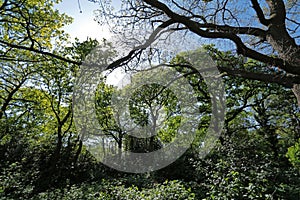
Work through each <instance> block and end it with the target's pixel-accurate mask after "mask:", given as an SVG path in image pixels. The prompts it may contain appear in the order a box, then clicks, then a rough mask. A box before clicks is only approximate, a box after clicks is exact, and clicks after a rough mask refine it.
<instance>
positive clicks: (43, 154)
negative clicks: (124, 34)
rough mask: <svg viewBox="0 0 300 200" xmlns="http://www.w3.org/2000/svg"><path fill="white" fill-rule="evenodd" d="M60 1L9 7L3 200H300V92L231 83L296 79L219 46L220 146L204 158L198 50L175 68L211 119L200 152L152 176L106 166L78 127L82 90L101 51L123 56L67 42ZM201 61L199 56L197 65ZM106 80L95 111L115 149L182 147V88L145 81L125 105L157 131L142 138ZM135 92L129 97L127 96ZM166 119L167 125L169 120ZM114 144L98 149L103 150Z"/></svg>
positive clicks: (1, 127)
mask: <svg viewBox="0 0 300 200" xmlns="http://www.w3.org/2000/svg"><path fill="white" fill-rule="evenodd" d="M153 2H157V1H153ZM172 2H173V1H172ZM201 2H202V1H201ZM205 2H206V3H209V2H211V1H205ZM212 2H213V1H212ZM252 2H254V3H255V2H256V1H252ZM54 3H58V1H36V0H28V1H18V0H11V1H7V0H0V16H1V19H0V23H1V28H0V32H1V36H0V45H1V48H0V57H1V60H0V65H1V71H0V72H1V73H0V109H1V110H0V159H1V162H0V199H3V200H4V199H65V200H68V199H101V200H102V199H137V200H138V199H141V200H142V199H149V200H152V199H165V200H169V199H206V200H208V199H222V200H223V199H291V200H297V199H299V198H300V128H299V127H300V120H299V119H300V112H299V107H298V105H297V99H296V98H295V96H294V93H293V91H292V90H291V88H290V87H286V85H287V84H289V83H287V82H285V83H287V84H282V83H279V82H278V81H266V80H262V79H258V80H257V79H255V78H249V77H248V79H245V76H239V75H238V74H235V75H236V76H232V74H234V71H235V72H240V71H239V70H243V73H244V75H245V74H246V75H247V73H246V72H245V71H244V70H247V72H249V73H248V75H249V76H250V75H251V73H252V72H253V73H254V72H255V73H258V72H259V73H261V74H264V76H265V77H269V76H267V75H271V76H275V75H276V76H278V77H284V76H285V75H286V73H285V72H282V71H280V68H278V67H269V65H268V63H265V62H262V60H257V59H254V58H251V59H249V58H247V59H246V58H245V57H242V56H239V55H236V54H235V53H234V52H233V51H221V50H219V49H218V48H216V47H215V46H214V45H206V46H203V49H204V51H205V53H207V55H210V56H211V57H212V59H213V60H214V61H215V62H216V63H217V65H218V66H221V67H219V70H220V71H221V72H222V74H221V75H222V79H223V81H224V83H225V95H226V105H227V106H226V116H225V122H224V128H223V130H222V133H221V135H220V137H219V138H218V140H217V141H216V144H215V146H214V148H213V149H212V150H211V151H210V152H209V153H208V154H207V155H206V156H205V157H203V156H202V154H201V145H202V139H203V137H204V135H205V134H206V132H207V130H208V128H209V123H210V119H211V109H212V102H211V98H210V94H209V92H208V87H207V85H206V83H205V80H204V79H203V77H202V76H201V75H199V74H198V73H194V71H193V66H192V64H191V63H189V60H187V59H186V55H187V54H189V55H191V54H192V55H197V53H199V52H200V51H203V50H195V51H191V52H181V53H179V54H177V55H175V56H173V57H172V58H171V59H170V63H169V67H171V68H173V69H175V70H176V72H178V73H179V74H181V75H183V76H184V78H185V79H186V80H187V83H188V84H189V85H190V86H191V88H192V89H193V90H194V93H195V98H196V99H197V102H199V104H197V109H198V110H199V113H200V115H201V117H199V121H198V124H197V127H198V128H197V130H195V135H196V138H195V140H194V141H193V143H192V144H191V146H190V148H189V149H188V150H187V151H186V152H185V153H184V154H183V155H182V156H181V157H180V158H178V159H177V160H176V161H175V162H174V163H172V164H170V165H169V166H167V167H165V168H162V169H159V170H157V171H154V172H146V173H142V174H131V173H125V172H120V171H116V170H114V169H111V168H109V167H108V166H106V165H104V164H102V163H101V162H99V161H98V160H97V159H96V158H95V156H94V155H93V154H92V153H91V152H90V151H89V150H88V147H87V146H85V145H84V144H83V142H82V140H81V139H82V138H81V133H79V132H78V130H77V129H76V126H75V123H74V116H73V112H72V108H73V103H74V102H73V96H72V95H73V92H74V81H75V78H76V76H77V75H78V71H79V69H80V64H81V63H82V62H83V61H84V59H85V58H86V56H88V55H89V53H91V52H92V50H93V49H94V48H95V47H96V46H98V47H99V49H98V50H99V51H100V52H101V48H103V49H104V50H105V49H106V50H107V49H109V51H106V52H105V53H106V54H105V56H106V57H105V59H107V60H110V59H112V58H114V57H115V56H116V54H117V53H118V52H117V51H116V50H115V49H112V44H111V43H109V42H108V41H106V40H103V41H100V42H98V41H96V40H92V39H87V40H86V41H83V42H80V41H78V40H76V41H75V42H73V43H70V42H68V37H67V35H66V34H64V31H63V27H64V25H66V24H68V23H70V22H71V18H69V17H67V16H66V15H64V14H61V13H59V12H58V11H57V10H55V9H54V8H53V4H54ZM289 3H290V4H293V2H289ZM153 4H154V3H153ZM254 5H256V4H254ZM150 11H151V12H152V11H153V10H150ZM150 11H149V12H150ZM223 28H224V27H223ZM219 30H220V29H219ZM291 45H292V44H291ZM104 50H103V52H104ZM94 51H95V50H94ZM244 56H245V55H244ZM246 56H247V55H246ZM202 59H204V58H202ZM201 62H202V60H201V58H199V62H197V63H196V64H199V63H200V64H201ZM232 66H233V68H231V69H232V71H230V70H228V69H229V68H230V67H232ZM286 67H289V65H287V66H286ZM225 68H226V69H227V71H226V70H225ZM295 74H297V73H295ZM160 75H161V76H162V77H163V76H164V73H163V72H161V73H160ZM102 78H103V80H102V81H101V82H100V83H99V84H98V88H97V91H96V92H95V95H94V96H95V110H96V114H97V120H98V121H99V129H100V130H101V131H102V132H103V133H104V135H103V136H105V137H106V138H109V140H110V141H114V146H112V147H110V148H111V149H113V150H115V151H117V150H119V149H121V150H122V151H133V152H151V151H154V150H156V149H159V148H161V147H163V146H164V145H167V144H169V143H171V142H172V141H173V140H174V138H176V136H177V135H176V134H178V132H177V131H178V127H179V125H180V123H181V121H184V120H186V119H184V118H183V117H182V116H180V113H181V107H180V99H178V98H177V97H176V95H175V94H174V93H173V92H172V90H170V89H168V88H167V87H164V86H162V85H159V84H145V85H143V86H141V87H139V88H137V90H135V91H133V92H132V95H131V96H130V99H129V101H128V102H123V103H128V105H129V111H128V113H125V114H126V116H127V117H128V118H127V119H128V120H129V119H131V120H133V121H134V122H135V123H136V124H138V125H140V126H142V127H145V126H148V127H149V132H151V131H153V132H155V131H157V132H158V135H155V136H151V137H149V138H147V139H140V138H136V137H133V136H130V135H128V134H127V133H126V132H124V131H123V129H122V127H121V125H120V122H119V121H117V120H116V118H115V116H114V113H113V111H114V107H113V106H112V104H111V103H112V102H111V99H112V94H113V92H120V91H118V90H117V88H116V87H114V86H111V85H107V84H105V82H104V80H105V77H102ZM134 78H135V79H137V80H143V79H144V77H140V76H134ZM274 80H275V79H274ZM276 80H277V79H276ZM284 80H285V78H283V79H281V81H284ZM296 83H298V82H293V84H296ZM126 89H127V91H128V90H129V89H130V88H126V87H125V89H124V90H123V91H121V92H126ZM158 115H161V116H163V117H164V118H165V119H166V120H165V121H164V122H163V123H161V122H160V121H159V120H158ZM106 145H107V143H103V149H100V150H99V151H102V153H103V152H104V151H105V148H106Z"/></svg>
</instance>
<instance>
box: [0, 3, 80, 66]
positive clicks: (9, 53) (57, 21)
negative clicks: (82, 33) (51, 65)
mask: <svg viewBox="0 0 300 200" xmlns="http://www.w3.org/2000/svg"><path fill="white" fill-rule="evenodd" d="M59 2H60V0H50V1H48V0H43V1H37V0H29V1H24V0H1V1H0V18H1V20H0V26H1V28H0V30H1V35H0V47H1V50H0V58H1V60H7V61H23V62H31V61H32V60H31V59H32V57H30V58H27V57H24V56H22V55H25V54H26V55H30V54H32V55H35V62H37V60H39V61H41V60H48V59H50V58H55V59H58V60H62V61H67V62H69V63H73V64H77V65H80V64H81V62H79V61H76V60H72V59H69V58H68V57H67V56H66V55H64V54H61V53H59V52H57V51H55V45H53V44H54V43H56V45H61V44H63V43H65V42H66V41H67V38H68V34H66V33H65V32H64V30H62V28H63V27H64V26H65V25H67V24H70V23H71V22H72V18H71V17H69V16H67V15H66V14H61V13H59V12H58V10H55V9H54V8H53V5H54V4H57V3H59ZM19 55H21V57H20V56H19ZM37 58H38V59H37Z"/></svg>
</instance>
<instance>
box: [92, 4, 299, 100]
mask: <svg viewBox="0 0 300 200" xmlns="http://www.w3.org/2000/svg"><path fill="white" fill-rule="evenodd" d="M93 2H99V3H100V4H101V9H100V10H99V18H98V20H99V22H103V21H105V20H106V21H107V19H111V21H109V23H110V22H112V24H113V23H117V25H116V26H114V27H113V30H115V31H116V32H117V31H121V32H122V33H123V35H124V37H125V40H126V41H125V42H127V43H130V44H131V43H132V42H133V39H132V35H130V37H127V38H126V35H128V32H130V31H131V32H134V31H135V30H138V29H140V30H143V29H145V28H147V29H148V30H149V29H151V30H152V34H151V35H150V36H149V38H148V39H146V40H145V41H144V42H142V40H139V41H138V42H139V43H138V45H136V46H135V48H134V49H133V50H132V51H130V52H129V53H128V54H127V55H126V56H124V57H123V58H121V59H119V60H117V61H115V62H114V63H112V64H111V65H110V66H109V67H108V68H111V69H113V68H115V67H117V66H120V65H126V64H128V63H129V62H130V61H132V60H133V59H135V58H139V56H140V55H141V54H142V53H143V51H145V50H146V49H147V47H150V46H151V45H152V43H153V42H154V41H155V40H157V39H159V38H162V35H164V33H168V32H172V31H175V32H179V31H186V32H187V35H188V33H193V34H194V35H196V36H198V37H199V38H209V39H222V41H230V42H231V43H233V44H234V45H235V47H236V48H235V53H236V54H239V55H242V56H244V57H246V58H249V59H253V60H256V61H259V62H258V63H257V65H256V66H253V67H252V68H250V69H244V68H236V67H235V66H234V65H231V66H226V67H224V66H218V68H219V70H220V71H221V72H225V73H224V75H225V76H226V75H229V76H237V77H243V78H247V79H254V80H260V81H263V82H268V83H278V84H280V85H283V86H285V87H287V88H293V92H294V93H295V96H296V97H297V99H298V104H299V105H300V92H299V91H300V85H299V84H300V60H299V58H300V47H299V44H298V42H299V41H298V38H299V35H298V34H299V31H298V28H299V25H300V23H299V21H298V20H299V19H298V18H297V15H298V14H299V6H300V5H299V3H298V2H297V1H284V0H266V1H263V2H259V1H257V0H251V1H248V2H246V3H245V2H239V3H237V2H236V1H228V0H213V1H203V0H188V1H174V0H172V1H168V0H163V1H158V0H154V1H153V0H126V1H123V4H122V7H121V9H120V10H119V11H117V12H113V11H110V10H111V9H107V7H106V6H105V4H104V3H103V2H102V1H97V0H93ZM100 16H105V18H101V17H100ZM102 19H105V20H102ZM118 28H119V29H118ZM120 28H122V30H121V29H120ZM188 37H192V36H191V35H188ZM135 39H136V38H135ZM136 40H137V39H136ZM140 44H142V45H140ZM260 63H263V65H261V64H260ZM274 69H275V71H274Z"/></svg>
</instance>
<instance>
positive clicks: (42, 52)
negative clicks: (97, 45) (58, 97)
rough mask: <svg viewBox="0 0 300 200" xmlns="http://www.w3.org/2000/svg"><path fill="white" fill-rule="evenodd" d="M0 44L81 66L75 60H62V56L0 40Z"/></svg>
mask: <svg viewBox="0 0 300 200" xmlns="http://www.w3.org/2000/svg"><path fill="white" fill-rule="evenodd" d="M0 44H4V45H6V46H8V47H11V48H14V49H22V50H27V51H31V52H35V53H38V54H41V55H46V56H50V57H52V58H56V59H59V60H61V61H65V62H68V63H71V64H75V65H81V64H82V62H78V61H75V60H70V59H67V58H64V57H62V56H59V55H56V54H54V53H50V52H46V51H42V50H38V49H35V48H31V47H26V46H21V45H17V44H12V43H8V42H5V41H3V40H0Z"/></svg>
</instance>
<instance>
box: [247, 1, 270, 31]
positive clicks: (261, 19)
mask: <svg viewBox="0 0 300 200" xmlns="http://www.w3.org/2000/svg"><path fill="white" fill-rule="evenodd" d="M251 3H252V5H253V8H254V10H255V12H256V15H257V17H258V19H259V22H260V23H261V24H263V25H265V26H269V24H270V21H269V20H268V19H266V18H265V15H264V13H263V11H262V9H261V7H260V6H259V3H258V2H257V0H251Z"/></svg>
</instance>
